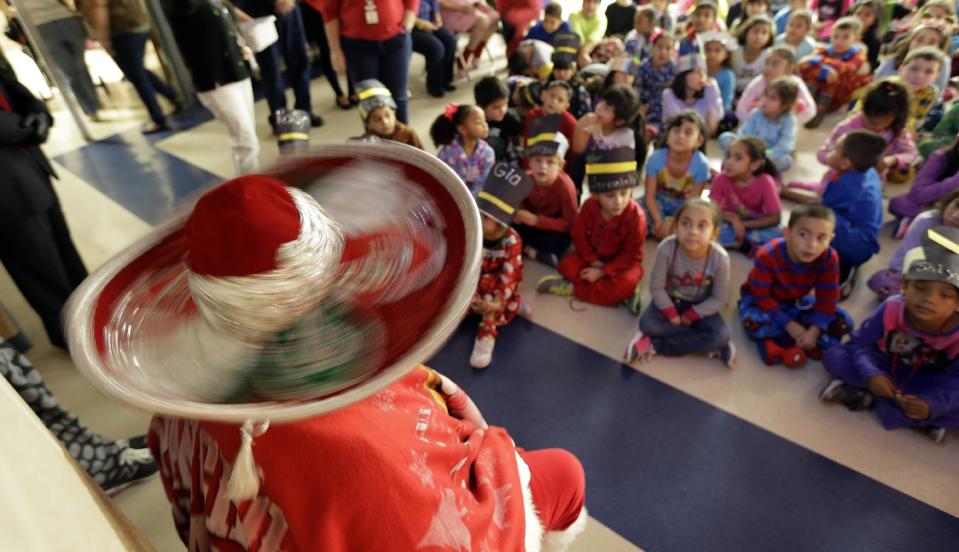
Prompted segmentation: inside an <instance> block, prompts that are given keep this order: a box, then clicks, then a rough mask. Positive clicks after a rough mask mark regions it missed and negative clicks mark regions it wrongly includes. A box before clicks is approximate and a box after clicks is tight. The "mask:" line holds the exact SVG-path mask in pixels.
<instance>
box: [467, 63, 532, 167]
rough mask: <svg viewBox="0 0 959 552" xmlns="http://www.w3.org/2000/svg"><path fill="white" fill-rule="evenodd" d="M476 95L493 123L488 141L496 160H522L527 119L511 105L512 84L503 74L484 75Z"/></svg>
mask: <svg viewBox="0 0 959 552" xmlns="http://www.w3.org/2000/svg"><path fill="white" fill-rule="evenodd" d="M473 97H474V99H475V101H476V105H477V106H479V107H480V109H482V110H483V113H484V114H485V115H486V122H487V123H488V124H489V137H488V138H487V139H486V142H487V143H488V144H489V145H490V147H491V148H493V154H494V155H495V156H496V160H497V161H509V162H518V161H519V159H520V152H519V147H520V137H521V135H522V132H523V121H522V119H520V117H519V115H518V114H517V113H516V111H515V110H514V109H511V108H510V107H509V87H507V86H506V83H505V82H503V81H502V79H500V78H499V77H496V76H489V77H483V78H482V79H480V80H479V81H477V83H476V85H475V86H473Z"/></svg>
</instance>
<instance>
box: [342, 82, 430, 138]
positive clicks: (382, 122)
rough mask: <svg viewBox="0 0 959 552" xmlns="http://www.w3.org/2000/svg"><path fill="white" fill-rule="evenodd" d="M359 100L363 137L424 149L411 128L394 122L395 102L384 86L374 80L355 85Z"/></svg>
mask: <svg viewBox="0 0 959 552" xmlns="http://www.w3.org/2000/svg"><path fill="white" fill-rule="evenodd" d="M356 94H357V97H358V98H359V99H360V103H359V112H360V119H361V120H362V121H363V131H364V133H363V137H364V138H366V137H370V136H376V137H377V138H380V139H383V140H392V141H393V142H399V143H401V144H406V145H409V146H413V147H414V148H419V149H424V148H423V142H421V141H420V137H419V136H417V135H416V131H415V130H413V127H409V126H406V125H404V124H403V123H401V122H400V121H397V120H396V102H395V101H393V95H392V94H390V91H389V89H388V88H386V86H384V85H383V83H381V82H380V81H378V80H376V79H367V80H364V81H360V82H359V83H357V84H356Z"/></svg>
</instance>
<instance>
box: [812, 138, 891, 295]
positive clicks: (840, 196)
mask: <svg viewBox="0 0 959 552" xmlns="http://www.w3.org/2000/svg"><path fill="white" fill-rule="evenodd" d="M885 147H886V141H885V140H883V139H882V136H880V135H878V134H876V133H875V132H872V131H871V130H854V131H852V132H850V133H848V134H846V135H845V136H843V137H842V138H840V139H839V142H838V143H837V144H836V147H835V148H833V150H832V151H831V152H830V153H829V158H828V160H827V163H826V164H827V165H828V166H829V168H830V169H831V173H832V175H833V176H832V179H831V180H829V181H828V182H827V183H826V188H825V191H824V192H823V194H822V203H823V205H826V206H827V207H829V208H831V209H832V210H833V213H835V215H836V229H835V233H836V236H835V238H833V240H832V247H833V248H834V249H835V250H836V253H838V254H839V282H840V290H839V293H840V297H841V298H842V299H845V298H846V297H849V294H850V293H852V288H853V286H854V285H855V280H856V272H857V271H858V269H859V266H861V265H862V264H863V263H865V262H866V261H868V260H869V259H870V258H871V257H872V256H873V255H875V254H876V253H878V252H879V228H880V227H881V226H882V182H880V180H879V173H877V172H876V169H875V168H874V167H875V165H876V163H877V162H878V161H879V158H880V156H882V151H883V149H884V148H885Z"/></svg>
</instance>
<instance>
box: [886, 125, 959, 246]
mask: <svg viewBox="0 0 959 552" xmlns="http://www.w3.org/2000/svg"><path fill="white" fill-rule="evenodd" d="M957 134H959V133H957ZM957 189H959V136H957V135H953V138H952V145H951V146H950V147H948V148H943V149H941V150H939V151H936V152H934V153H933V154H932V155H930V156H929V158H928V159H926V162H925V163H923V164H922V168H920V169H919V172H918V173H917V174H916V179H915V180H914V181H913V183H912V186H911V187H910V188H909V192H908V193H906V194H902V195H898V196H896V197H894V198H892V199H890V200H889V212H890V213H892V214H893V215H895V216H897V217H901V218H902V222H901V223H900V227H905V226H908V225H909V220H910V219H912V218H913V217H915V216H917V215H919V213H921V212H922V211H923V210H925V209H928V208H929V207H930V206H931V205H933V204H934V203H937V202H939V201H940V200H941V199H942V198H943V197H945V196H947V195H949V194H951V193H953V192H954V191H956V190H957ZM902 232H904V230H903V231H900V232H897V236H896V237H901V234H902Z"/></svg>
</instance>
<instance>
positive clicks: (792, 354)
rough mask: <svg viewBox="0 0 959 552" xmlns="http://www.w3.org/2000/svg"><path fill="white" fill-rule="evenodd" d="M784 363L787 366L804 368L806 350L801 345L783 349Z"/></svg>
mask: <svg viewBox="0 0 959 552" xmlns="http://www.w3.org/2000/svg"><path fill="white" fill-rule="evenodd" d="M783 364H784V365H785V366H786V368H802V367H803V366H804V365H805V364H806V351H803V350H802V349H800V348H799V347H789V348H788V349H786V350H784V351H783Z"/></svg>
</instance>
